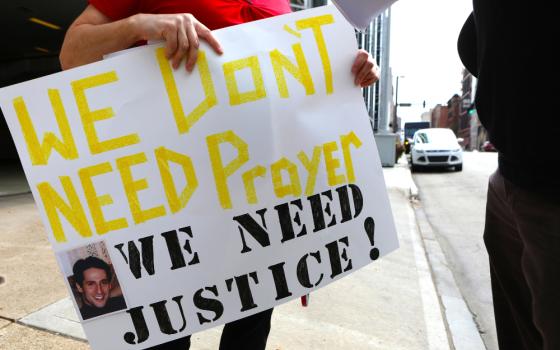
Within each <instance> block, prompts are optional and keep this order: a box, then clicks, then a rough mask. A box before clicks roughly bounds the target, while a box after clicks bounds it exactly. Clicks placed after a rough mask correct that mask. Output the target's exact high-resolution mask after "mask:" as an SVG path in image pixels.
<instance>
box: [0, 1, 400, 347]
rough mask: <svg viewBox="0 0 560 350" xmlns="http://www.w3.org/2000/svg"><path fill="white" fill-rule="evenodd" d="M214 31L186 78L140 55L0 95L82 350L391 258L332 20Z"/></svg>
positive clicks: (194, 323) (132, 342) (186, 330)
mask: <svg viewBox="0 0 560 350" xmlns="http://www.w3.org/2000/svg"><path fill="white" fill-rule="evenodd" d="M215 35H216V36H217V38H218V39H219V40H220V42H221V44H222V46H223V48H224V52H225V53H224V54H223V55H222V56H217V55H215V54H214V53H213V52H212V50H211V49H209V48H208V47H207V46H204V45H202V47H201V51H200V55H199V58H198V62H197V65H196V68H195V70H194V71H193V72H192V73H187V72H186V70H184V69H178V70H175V71H174V70H173V69H172V68H170V65H169V62H168V61H167V60H166V59H165V58H164V56H163V48H161V47H159V46H146V47H143V48H139V49H136V50H133V51H131V52H129V53H126V54H123V55H118V56H115V57H112V58H109V59H106V60H104V61H102V62H98V63H95V64H91V65H87V66H83V67H80V68H77V69H72V70H68V71H65V72H61V73H58V74H54V75H51V76H47V77H43V78H40V79H37V80H33V81H29V82H25V83H22V84H18V85H14V86H10V87H7V88H4V89H1V90H0V105H1V107H2V111H3V113H4V115H5V117H6V120H7V122H8V125H9V128H10V131H11V133H12V135H13V138H14V141H15V143H16V146H17V149H18V152H19V155H20V159H21V162H22V163H23V167H24V169H25V172H26V175H27V179H28V181H29V184H30V186H31V188H32V190H33V195H34V197H35V200H36V202H37V207H38V209H39V211H40V213H41V215H42V217H43V220H44V223H45V226H46V230H47V233H48V236H49V240H50V242H51V243H52V246H53V249H54V251H55V253H56V255H57V257H58V261H59V264H60V267H61V269H62V271H63V273H64V275H65V277H66V278H67V280H68V287H69V291H70V292H71V294H72V295H74V297H75V298H74V302H75V304H76V307H77V310H78V313H79V314H80V315H81V317H82V319H84V321H83V326H84V329H85V332H86V335H87V337H88V339H89V341H90V344H91V346H92V348H93V349H99V350H106V349H143V348H146V347H149V346H153V345H157V344H160V343H163V342H167V341H170V340H173V339H176V338H180V337H184V336H186V335H188V334H191V333H193V332H197V331H200V330H203V329H206V328H209V327H213V326H217V325H220V324H223V323H226V322H229V321H232V320H235V319H239V318H242V317H245V316H248V315H251V314H254V313H257V312H260V311H263V310H266V309H269V308H271V307H273V306H274V305H277V304H281V303H284V302H286V301H289V300H292V299H294V298H297V297H299V296H301V295H304V294H307V293H309V292H310V291H313V290H315V289H318V288H321V287H323V286H325V285H327V284H329V283H331V282H333V281H335V280H337V279H339V278H342V277H343V276H346V275H348V274H350V273H352V272H353V271H356V270H357V269H359V268H361V267H363V266H365V265H367V264H369V263H371V262H372V261H375V260H376V259H377V258H378V257H380V256H383V255H385V254H387V253H389V252H391V251H393V250H394V249H396V248H397V246H398V242H397V237H396V232H395V228H394V223H393V218H392V214H391V209H390V205H389V201H388V197H387V192H386V189H385V184H384V179H383V173H382V169H381V165H380V161H379V157H378V153H377V149H376V147H375V142H374V139H373V134H372V130H371V126H370V123H369V120H368V116H367V113H366V110H365V106H364V102H363V99H362V96H361V90H360V88H358V87H356V86H354V85H353V76H352V74H351V72H350V68H351V65H352V63H353V61H354V58H355V55H356V52H357V47H356V41H355V36H354V30H353V29H352V28H351V27H350V26H349V25H348V24H347V23H346V21H345V20H344V18H343V17H342V16H341V15H340V14H339V13H338V12H337V10H336V9H335V8H334V7H323V8H318V9H314V10H309V11H302V12H298V13H294V14H289V15H285V16H279V17H275V18H272V19H267V20H263V21H258V22H253V23H249V24H244V25H240V26H236V27H231V28H227V29H223V30H219V31H216V32H215ZM91 256H93V257H96V258H99V259H93V258H90V257H91ZM100 260H101V261H102V263H101V265H100V263H99V261H100ZM86 261H89V262H91V261H97V265H87V264H86ZM84 264H86V265H84ZM105 266H108V267H109V272H107V271H106V270H105ZM80 268H81V269H80ZM76 271H77V272H76ZM86 271H87V272H88V274H87V276H86ZM92 271H93V272H96V273H97V276H98V279H95V278H93V277H91V279H92V280H93V282H91V283H93V284H91V285H90V284H88V283H89V282H88V283H86V280H87V281H90V274H89V273H90V272H92ZM112 271H114V272H115V274H114V275H115V277H114V278H113V280H112V281H109V279H110V275H111V272H112ZM99 276H101V277H100V278H99ZM82 278H84V281H82ZM117 286H118V287H117ZM92 290H93V291H92ZM348 293H349V294H351V291H348ZM325 306H326V305H325Z"/></svg>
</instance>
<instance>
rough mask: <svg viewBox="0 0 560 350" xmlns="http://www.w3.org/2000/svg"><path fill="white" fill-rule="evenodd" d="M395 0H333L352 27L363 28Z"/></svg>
mask: <svg viewBox="0 0 560 350" xmlns="http://www.w3.org/2000/svg"><path fill="white" fill-rule="evenodd" d="M394 2H396V0H333V3H334V4H335V5H336V7H338V9H339V10H340V12H342V14H343V15H344V17H346V19H347V20H348V22H350V23H351V24H352V25H353V26H354V27H356V28H357V29H359V30H364V29H366V28H367V26H368V25H369V24H370V23H371V21H373V19H374V18H375V17H376V16H377V15H379V14H380V13H381V12H383V11H384V10H385V9H387V8H389V6H391V5H392V4H393V3H394Z"/></svg>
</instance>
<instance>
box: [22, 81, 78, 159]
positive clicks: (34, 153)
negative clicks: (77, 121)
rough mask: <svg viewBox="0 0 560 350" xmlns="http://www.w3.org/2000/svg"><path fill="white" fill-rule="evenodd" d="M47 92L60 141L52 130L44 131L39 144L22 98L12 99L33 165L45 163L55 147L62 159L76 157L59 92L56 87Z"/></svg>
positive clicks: (74, 145)
mask: <svg viewBox="0 0 560 350" xmlns="http://www.w3.org/2000/svg"><path fill="white" fill-rule="evenodd" d="M48 94H49V99H50V101H51V106H52V109H53V111H54V116H55V118H56V122H57V124H58V127H59V129H60V133H61V134H62V140H63V141H60V140H59V139H58V138H57V137H56V136H55V134H53V133H52V132H46V133H45V135H44V137H43V143H42V144H41V143H40V141H39V138H38V137H37V132H36V131H35V128H34V127H33V122H32V121H31V117H30V116H29V112H28V111H27V107H26V105H25V102H24V101H23V98H22V97H17V98H15V99H14V100H13V105H14V109H15V111H16V115H17V118H18V120H19V124H20V126H21V131H22V133H23V137H24V139H25V143H26V144H27V149H28V151H29V157H30V158H31V164H33V165H46V164H47V163H48V159H49V157H50V155H51V152H52V150H53V149H56V151H57V152H58V153H59V154H60V155H61V156H62V157H63V158H64V159H67V160H71V159H76V158H78V150H77V148H76V143H75V142H74V137H73V136H72V130H71V129H70V124H69V123H68V118H67V117H66V111H65V110H64V106H63V105H62V100H61V98H60V92H59V91H58V90H56V89H49V91H48Z"/></svg>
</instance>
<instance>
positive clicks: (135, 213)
mask: <svg viewBox="0 0 560 350" xmlns="http://www.w3.org/2000/svg"><path fill="white" fill-rule="evenodd" d="M146 161H147V159H146V155H145V154H144V153H137V154H133V155H130V156H126V157H122V158H118V159H117V168H118V169H119V172H120V174H121V180H122V184H123V187H124V191H125V193H126V198H127V199H128V205H129V206H130V212H131V213H132V218H133V219H134V222H135V223H136V224H140V223H143V222H145V221H148V220H151V219H155V218H157V217H160V216H164V215H165V208H164V207H163V206H157V207H153V208H150V209H145V210H144V209H142V207H141V206H140V200H139V199H138V192H139V191H141V190H145V189H147V188H148V181H147V180H146V179H140V180H135V179H134V178H133V177H132V171H131V169H130V168H131V167H132V166H133V165H138V164H142V163H145V162H146Z"/></svg>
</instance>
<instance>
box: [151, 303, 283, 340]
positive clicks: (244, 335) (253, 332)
mask: <svg viewBox="0 0 560 350" xmlns="http://www.w3.org/2000/svg"><path fill="white" fill-rule="evenodd" d="M272 310H273V309H270V310H266V311H263V312H260V313H258V314H255V315H252V316H248V317H245V318H242V319H240V320H237V321H233V322H230V323H226V325H225V326H224V330H223V331H222V337H221V339H220V350H239V349H243V350H264V349H265V348H266V340H267V339H268V334H269V333H270V320H271V318H272ZM190 346H191V337H190V336H188V337H185V338H181V339H177V340H174V341H171V342H169V343H165V344H161V345H157V346H154V347H151V348H149V349H146V350H188V349H189V348H190Z"/></svg>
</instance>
